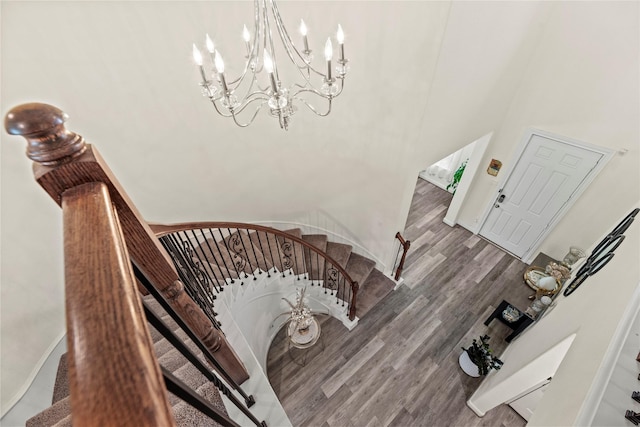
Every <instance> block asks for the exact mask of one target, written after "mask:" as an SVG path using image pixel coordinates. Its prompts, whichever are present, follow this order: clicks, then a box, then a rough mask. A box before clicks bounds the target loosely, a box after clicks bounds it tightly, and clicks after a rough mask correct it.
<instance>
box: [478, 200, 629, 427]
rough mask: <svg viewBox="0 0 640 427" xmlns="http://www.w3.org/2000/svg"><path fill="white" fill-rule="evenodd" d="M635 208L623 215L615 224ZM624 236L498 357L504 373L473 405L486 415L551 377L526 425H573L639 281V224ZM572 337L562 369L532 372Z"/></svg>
mask: <svg viewBox="0 0 640 427" xmlns="http://www.w3.org/2000/svg"><path fill="white" fill-rule="evenodd" d="M633 207H634V206H629V208H628V209H627V210H625V211H622V214H621V215H620V217H619V218H618V219H617V220H621V219H622V218H623V217H624V216H625V215H626V214H627V213H628V212H630V211H631V209H632V208H633ZM616 224H617V221H614V222H612V223H610V224H608V225H607V229H608V231H610V230H611V229H613V227H614V226H615V225H616ZM625 235H626V238H625V241H624V242H623V244H622V245H621V246H620V247H619V248H618V249H617V250H616V252H615V256H614V257H613V258H612V260H611V261H610V262H609V263H608V264H607V265H606V266H605V267H604V268H603V269H602V270H600V271H599V272H598V273H597V274H596V275H594V276H593V277H590V278H589V279H588V280H586V281H585V282H584V283H583V284H582V285H581V286H580V287H579V288H578V289H577V290H575V291H574V292H573V293H572V294H571V295H569V296H568V297H565V296H564V295H559V296H558V297H557V298H556V300H555V302H556V303H557V306H556V307H555V308H553V309H551V310H549V311H548V312H547V314H546V315H545V316H544V317H543V318H542V319H541V320H539V321H538V322H536V323H534V324H533V325H532V326H531V327H530V328H529V329H527V330H526V331H525V332H524V333H523V334H522V335H521V336H519V337H518V339H517V340H514V342H513V343H512V344H511V345H510V346H509V347H508V348H507V350H506V351H505V352H504V353H503V354H502V356H501V357H500V358H501V359H502V360H503V362H504V366H503V367H502V369H500V370H499V371H497V372H494V373H493V374H492V375H489V376H488V377H487V378H486V379H485V380H484V382H483V383H482V384H481V385H480V387H479V388H478V390H477V391H476V392H475V393H474V394H473V396H471V398H470V400H469V401H470V403H471V405H472V406H474V407H476V408H478V409H479V410H480V412H486V411H488V410H490V409H492V408H493V407H495V406H497V405H498V404H500V403H502V402H504V401H505V400H509V399H510V398H513V397H515V396H517V395H518V394H520V393H521V392H522V391H524V390H525V389H527V388H529V387H530V386H531V385H534V384H536V383H539V382H540V381H542V380H544V379H545V378H547V377H549V376H553V381H551V384H550V385H549V388H548V389H547V391H546V392H545V394H544V397H543V398H542V401H541V402H540V404H539V405H538V406H537V409H536V412H535V413H534V415H533V417H532V418H531V419H530V420H529V424H528V425H530V426H545V425H546V426H550V425H554V426H556V425H562V426H565V425H566V426H568V425H575V420H576V418H577V417H578V416H579V414H580V411H581V410H582V405H583V402H584V400H585V398H586V397H587V396H588V395H589V393H590V390H591V387H592V384H593V381H594V378H595V377H596V375H597V373H598V371H599V370H600V369H601V368H602V363H603V360H604V358H605V356H606V354H607V350H608V349H609V344H610V342H611V341H612V337H613V336H614V335H615V332H616V329H617V327H618V324H619V322H620V320H621V318H622V317H623V314H624V312H625V309H626V308H627V305H628V304H629V302H630V301H632V296H633V295H634V292H635V291H636V287H637V286H638V282H639V281H640V266H638V259H640V222H639V221H636V222H635V223H634V224H633V225H632V226H631V227H630V228H629V229H628V230H627V232H626V233H625ZM601 237H604V235H603V236H601ZM598 241H599V240H598ZM595 244H597V241H594V242H593V244H592V245H589V246H588V248H589V249H593V247H594V246H595ZM573 334H575V338H574V339H573V342H572V343H571V347H570V348H569V350H568V351H567V352H566V355H564V358H563V359H562V361H561V363H560V366H559V367H558V369H557V370H555V369H554V371H555V373H554V372H547V371H545V370H544V369H533V370H532V369H529V368H530V366H532V364H535V363H536V361H537V360H538V359H539V358H540V357H541V356H543V355H545V353H547V352H548V351H549V350H551V349H552V348H554V347H555V346H556V345H558V344H560V343H561V342H563V341H565V339H567V338H569V337H571V336H572V335H573ZM514 379H517V380H518V381H514Z"/></svg>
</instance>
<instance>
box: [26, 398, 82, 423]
mask: <svg viewBox="0 0 640 427" xmlns="http://www.w3.org/2000/svg"><path fill="white" fill-rule="evenodd" d="M70 413H71V398H70V397H69V396H67V397H65V398H64V399H60V400H58V401H57V402H56V403H55V404H53V405H52V406H49V407H48V408H47V409H45V410H44V411H42V412H40V413H39V414H37V415H35V416H33V417H31V418H29V419H28V420H27V422H26V423H25V426H26V427H40V426H52V425H54V424H55V423H57V422H58V421H60V420H63V419H64V418H65V417H67V415H69V414H70Z"/></svg>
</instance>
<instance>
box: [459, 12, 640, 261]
mask: <svg viewBox="0 0 640 427" xmlns="http://www.w3.org/2000/svg"><path fill="white" fill-rule="evenodd" d="M638 31H639V25H638V3H637V2H554V7H553V9H552V12H551V14H550V16H549V21H548V22H547V24H546V26H545V30H544V33H543V35H542V37H541V38H540V40H539V43H538V46H537V48H536V50H535V52H533V54H532V55H531V57H530V62H529V65H528V67H527V71H526V73H525V75H524V77H523V79H522V82H521V84H520V86H519V89H518V92H517V94H516V96H515V97H514V99H513V102H512V104H511V107H510V108H509V111H508V113H507V115H506V116H505V118H504V121H503V122H502V124H501V126H500V127H499V128H498V129H496V132H495V134H494V137H493V138H492V140H491V143H490V144H489V147H488V149H487V151H486V154H485V159H484V165H486V166H488V165H489V162H490V160H491V159H492V158H495V159H499V160H501V161H502V162H503V168H502V170H501V171H500V173H499V174H498V176H497V177H495V178H494V177H491V176H490V175H488V174H486V173H484V174H482V173H481V174H479V177H478V179H476V180H475V182H474V183H473V186H472V188H471V189H470V192H469V195H470V196H469V198H468V199H467V201H468V203H466V204H465V206H464V207H463V209H462V211H461V213H460V217H459V222H461V223H462V222H464V223H466V224H472V225H476V224H478V222H479V221H480V220H481V218H482V214H483V212H484V209H485V207H486V206H487V205H488V204H489V203H491V201H492V200H493V198H494V197H495V195H496V191H497V190H498V188H499V185H498V184H499V183H501V182H502V180H503V179H504V177H505V176H506V175H507V172H508V170H509V168H511V167H513V160H514V159H513V156H514V148H515V145H517V144H518V143H519V142H520V140H521V139H522V137H523V135H524V133H525V130H526V129H527V127H534V128H537V129H542V130H546V131H549V132H552V133H555V134H558V135H563V136H567V137H570V138H575V139H577V140H581V141H584V142H587V143H591V144H594V145H598V146H602V147H608V148H611V149H613V150H615V151H618V150H621V149H626V150H628V153H627V154H625V155H624V156H620V155H617V156H614V158H613V159H612V160H611V161H610V162H609V163H608V165H607V166H606V167H605V169H604V170H603V171H602V172H601V173H600V174H599V176H598V177H597V178H596V180H595V181H594V182H593V184H592V185H591V186H590V187H589V188H587V190H586V191H585V192H584V193H583V194H582V195H581V196H580V198H579V199H578V200H577V201H576V202H575V204H574V205H573V207H572V208H571V209H570V211H569V212H568V213H567V215H566V216H565V217H564V218H563V219H562V220H561V221H560V223H559V224H558V225H557V227H556V228H555V229H554V230H553V231H552V232H551V235H550V236H549V237H548V238H547V239H546V240H545V241H544V242H542V245H541V246H540V248H539V250H540V251H542V252H545V253H547V254H548V255H550V256H552V257H556V258H558V257H560V258H561V257H562V256H564V254H565V253H566V252H567V250H568V248H569V246H570V245H576V246H579V247H583V248H585V247H588V246H589V245H590V244H591V243H592V242H593V241H594V240H595V239H597V238H598V236H600V235H601V234H602V233H603V232H605V231H606V229H607V227H608V226H609V224H611V223H612V222H613V221H614V220H615V219H616V218H617V215H619V214H620V211H619V209H620V206H621V205H622V206H628V205H629V204H630V203H632V202H633V201H635V200H638V199H639V198H640V188H639V186H638V183H639V182H640V173H639V170H640V169H639V167H638V165H639V160H640V159H639V156H640V151H639V148H640V144H639V132H640V126H639V119H638V118H639V117H640V108H639V97H638V93H639V90H640V87H639V86H638V75H639V72H640V70H639V52H640V46H639V35H638ZM486 166H485V168H486ZM481 169H482V168H481Z"/></svg>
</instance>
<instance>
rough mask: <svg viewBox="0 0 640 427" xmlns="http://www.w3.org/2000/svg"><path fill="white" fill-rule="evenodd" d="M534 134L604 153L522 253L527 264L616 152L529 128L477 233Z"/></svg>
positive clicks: (488, 205) (478, 230) (522, 258)
mask: <svg viewBox="0 0 640 427" xmlns="http://www.w3.org/2000/svg"><path fill="white" fill-rule="evenodd" d="M534 135H538V136H541V137H544V138H547V139H551V140H555V141H558V142H562V143H564V144H569V145H573V146H576V147H579V148H582V149H585V150H588V151H592V152H595V153H599V154H602V158H601V159H600V160H599V161H598V163H597V164H596V166H595V167H594V168H593V170H591V172H589V174H588V175H587V176H586V177H585V179H584V180H583V181H582V182H581V183H580V185H579V186H578V187H577V188H576V190H575V192H574V193H573V194H572V195H571V197H570V198H569V200H568V201H567V203H565V204H564V205H563V206H562V207H561V208H560V210H559V211H558V213H557V214H556V215H555V216H554V217H553V218H552V219H551V222H549V226H548V227H547V228H546V229H545V230H544V231H543V232H542V233H541V234H540V236H538V238H537V239H536V240H535V241H534V242H533V244H532V245H531V247H530V248H529V249H528V250H527V251H526V252H525V253H524V254H523V255H522V257H521V258H520V259H521V260H522V261H523V262H525V263H527V264H529V263H530V262H531V261H533V259H534V258H535V256H536V254H537V250H538V248H539V247H540V244H541V243H542V242H543V241H544V239H546V238H547V236H548V235H549V233H550V232H551V230H553V228H554V227H555V226H556V225H557V224H558V222H559V221H560V219H561V218H562V217H563V216H564V215H565V214H566V213H567V212H568V211H569V209H571V207H572V206H573V204H574V203H575V201H576V200H577V199H578V198H579V197H580V195H581V194H582V193H583V192H584V190H585V189H586V188H587V187H588V186H589V184H591V182H593V180H594V179H595V177H596V176H597V175H598V174H599V173H600V171H601V170H602V169H603V168H604V166H605V165H606V164H607V163H608V162H609V160H611V158H612V157H613V155H614V154H615V151H614V150H612V149H609V148H606V147H600V146H597V145H594V144H590V143H587V142H584V141H579V140H577V139H573V138H569V137H566V136H562V135H558V134H554V133H551V132H547V131H545V130H541V129H535V128H527V129H526V131H525V133H524V136H523V137H522V139H521V140H520V143H519V144H518V146H517V148H516V151H515V153H514V156H513V158H512V159H511V163H510V166H509V167H508V169H507V171H506V172H507V173H506V174H504V176H503V177H502V180H501V181H500V184H499V185H498V187H497V189H496V190H495V192H494V194H493V196H492V197H491V199H489V202H488V203H487V206H486V207H485V210H484V213H483V215H482V217H481V221H480V222H479V225H478V227H477V229H476V230H475V234H478V233H480V230H481V229H482V227H483V226H484V223H485V222H486V221H487V218H488V217H489V214H490V213H491V209H493V205H494V204H495V202H496V200H497V199H498V197H499V196H500V190H501V189H503V188H504V187H505V185H506V184H507V181H508V180H509V178H510V177H511V175H512V174H513V172H514V170H515V168H516V166H517V165H518V162H519V160H520V158H521V157H522V155H523V154H524V151H525V149H526V148H527V144H528V143H529V141H530V140H531V138H533V136H534Z"/></svg>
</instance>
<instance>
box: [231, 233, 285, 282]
mask: <svg viewBox="0 0 640 427" xmlns="http://www.w3.org/2000/svg"><path fill="white" fill-rule="evenodd" d="M224 242H225V244H226V245H227V249H229V251H231V252H232V253H235V254H237V255H238V256H240V257H242V258H243V259H245V260H246V261H247V263H248V264H249V268H248V269H249V270H250V274H251V273H253V272H255V271H256V270H257V269H258V268H259V269H260V270H262V271H267V270H269V269H271V268H273V263H271V262H270V261H269V260H268V259H267V258H266V257H265V256H264V254H263V253H262V251H261V250H260V248H259V247H257V246H256V245H254V244H253V242H252V241H251V238H250V237H249V235H248V234H247V233H246V232H245V231H242V230H239V231H236V232H235V233H232V234H231V235H229V236H227V237H225V239H224ZM245 271H246V268H245Z"/></svg>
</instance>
